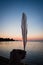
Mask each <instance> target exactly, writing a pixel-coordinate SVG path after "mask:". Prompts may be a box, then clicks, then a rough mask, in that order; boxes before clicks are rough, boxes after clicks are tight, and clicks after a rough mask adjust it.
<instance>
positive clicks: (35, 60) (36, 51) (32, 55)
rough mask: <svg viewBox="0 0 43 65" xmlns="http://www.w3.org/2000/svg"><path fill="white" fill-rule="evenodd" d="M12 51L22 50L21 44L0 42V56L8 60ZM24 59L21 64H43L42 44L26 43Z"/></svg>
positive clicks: (18, 42)
mask: <svg viewBox="0 0 43 65" xmlns="http://www.w3.org/2000/svg"><path fill="white" fill-rule="evenodd" d="M12 49H23V43H22V42H20V41H15V42H0V56H4V57H7V58H9V57H10V51H12ZM26 51H27V54H26V57H25V59H23V60H22V62H25V63H30V65H32V64H33V65H37V64H41V65H42V64H43V42H27V45H26Z"/></svg>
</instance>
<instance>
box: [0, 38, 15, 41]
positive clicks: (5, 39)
mask: <svg viewBox="0 0 43 65" xmlns="http://www.w3.org/2000/svg"><path fill="white" fill-rule="evenodd" d="M0 41H16V40H14V39H12V38H11V39H10V38H0Z"/></svg>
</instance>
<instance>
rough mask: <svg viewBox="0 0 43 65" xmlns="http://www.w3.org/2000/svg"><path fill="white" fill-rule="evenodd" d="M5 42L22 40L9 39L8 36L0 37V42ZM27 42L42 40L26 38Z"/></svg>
mask: <svg viewBox="0 0 43 65" xmlns="http://www.w3.org/2000/svg"><path fill="white" fill-rule="evenodd" d="M5 41H6V42H7V41H22V40H14V39H12V38H11V39H10V38H0V42H5ZM27 41H29V42H43V40H27Z"/></svg>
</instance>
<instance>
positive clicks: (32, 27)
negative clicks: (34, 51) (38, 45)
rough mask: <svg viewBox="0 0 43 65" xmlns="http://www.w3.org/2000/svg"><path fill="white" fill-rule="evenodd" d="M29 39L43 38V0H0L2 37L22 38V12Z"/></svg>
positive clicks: (0, 34) (0, 33) (0, 32)
mask: <svg viewBox="0 0 43 65" xmlns="http://www.w3.org/2000/svg"><path fill="white" fill-rule="evenodd" d="M23 12H24V13H25V14H26V16H27V28H28V34H27V36H28V39H29V40H30V39H39V40H40V39H43V0H0V37H3V38H14V39H18V40H19V39H21V38H22V33H21V19H22V13H23Z"/></svg>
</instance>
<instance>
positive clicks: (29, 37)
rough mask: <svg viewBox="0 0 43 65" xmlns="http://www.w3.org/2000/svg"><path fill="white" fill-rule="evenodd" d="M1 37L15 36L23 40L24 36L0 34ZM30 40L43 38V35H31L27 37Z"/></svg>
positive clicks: (14, 37)
mask: <svg viewBox="0 0 43 65" xmlns="http://www.w3.org/2000/svg"><path fill="white" fill-rule="evenodd" d="M0 38H13V39H15V40H22V36H14V35H0ZM27 39H28V40H43V35H34V36H33V35H29V36H28V37H27Z"/></svg>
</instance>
